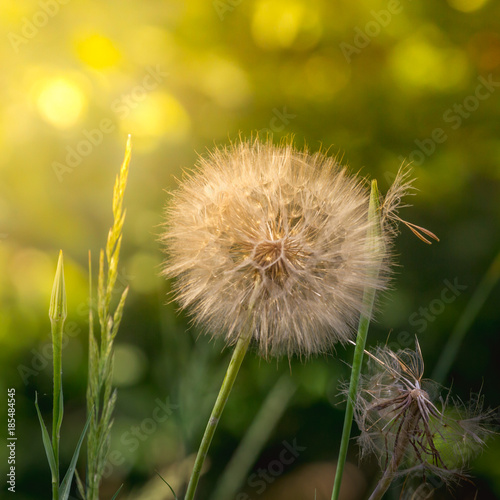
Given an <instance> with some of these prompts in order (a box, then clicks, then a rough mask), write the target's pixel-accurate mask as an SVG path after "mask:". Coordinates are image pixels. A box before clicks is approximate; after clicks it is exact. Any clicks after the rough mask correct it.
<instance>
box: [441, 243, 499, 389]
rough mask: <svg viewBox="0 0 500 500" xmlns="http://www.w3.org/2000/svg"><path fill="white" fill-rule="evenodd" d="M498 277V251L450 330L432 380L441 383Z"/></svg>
mask: <svg viewBox="0 0 500 500" xmlns="http://www.w3.org/2000/svg"><path fill="white" fill-rule="evenodd" d="M499 279H500V253H499V254H498V255H497V256H496V257H495V259H494V260H493V262H492V264H491V265H490V267H489V269H488V270H487V271H486V274H485V275H484V276H483V279H482V280H481V282H480V283H479V285H478V286H477V288H476V290H475V291H474V293H473V295H472V297H471V299H470V300H469V303H468V304H467V306H466V307H465V309H464V310H463V312H462V314H461V316H460V318H459V319H458V321H457V323H456V324H455V327H454V328H453V331H452V332H451V335H450V337H449V338H448V342H447V343H446V345H445V347H444V349H443V350H442V351H441V355H440V356H439V359H438V362H437V364H436V367H435V368H434V371H433V373H432V380H435V381H436V382H438V383H440V384H442V383H443V382H444V380H445V379H446V377H447V376H448V373H449V371H450V368H451V366H452V365H453V362H454V361H455V358H456V357H457V354H458V351H459V349H460V345H461V344H462V341H463V339H464V337H465V334H466V333H467V331H468V330H469V328H470V326H471V325H472V323H473V322H474V320H475V318H476V316H477V315H478V313H479V311H480V309H481V307H483V304H484V303H485V302H486V299H487V298H488V295H489V294H490V292H491V290H492V289H493V287H494V286H495V285H496V284H497V283H498V280H499Z"/></svg>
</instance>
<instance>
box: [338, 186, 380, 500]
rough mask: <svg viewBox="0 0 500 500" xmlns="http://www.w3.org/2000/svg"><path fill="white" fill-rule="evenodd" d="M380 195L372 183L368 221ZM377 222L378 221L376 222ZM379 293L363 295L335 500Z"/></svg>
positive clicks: (374, 241) (373, 233) (373, 242)
mask: <svg viewBox="0 0 500 500" xmlns="http://www.w3.org/2000/svg"><path fill="white" fill-rule="evenodd" d="M378 210H379V194H378V188H377V181H376V180H373V181H372V186H371V193H370V206H369V208H368V218H369V219H372V218H377V219H379V214H378ZM375 220H376V219H375ZM380 244H381V242H380V224H379V222H376V223H374V224H373V225H372V227H371V228H370V230H369V234H368V245H369V246H370V248H371V247H373V251H374V252H375V255H376V254H377V253H378V252H379V250H378V249H377V246H378V245H380ZM376 262H377V264H376V265H374V267H373V269H372V270H371V272H370V274H371V276H372V277H374V278H376V277H377V276H378V274H379V272H380V264H381V262H380V260H378V259H376ZM375 294H376V290H375V289H374V288H373V287H367V288H365V290H364V294H363V313H362V314H361V316H360V319H359V326H358V334H357V337H356V348H355V349H354V358H353V362H352V369H351V380H350V382H349V396H348V399H347V406H346V410H345V416H344V427H343V430H342V438H341V441H340V450H339V456H338V460H337V469H336V471H335V481H334V483H333V491H332V500H337V499H338V498H339V494H340V485H341V483H342V474H343V472H344V465H345V461H346V458H347V448H348V447H349V439H350V436H351V427H352V418H353V415H354V402H355V401H356V394H357V392H358V382H359V375H360V373H361V364H362V362H363V353H364V350H365V345H366V337H367V336H368V327H369V326H370V318H371V314H372V310H373V304H374V302H375Z"/></svg>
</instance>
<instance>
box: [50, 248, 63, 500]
mask: <svg viewBox="0 0 500 500" xmlns="http://www.w3.org/2000/svg"><path fill="white" fill-rule="evenodd" d="M66 315H67V305H66V288H65V284H64V264H63V254H62V251H61V252H59V260H58V262H57V269H56V275H55V278H54V285H53V287H52V296H51V299H50V307H49V318H50V326H51V333H52V353H53V356H52V357H53V359H52V364H53V368H54V396H53V411H52V450H53V452H54V461H55V470H53V471H52V499H53V500H58V499H59V441H60V431H61V424H62V419H63V408H64V405H63V393H62V337H63V328H64V321H65V319H66Z"/></svg>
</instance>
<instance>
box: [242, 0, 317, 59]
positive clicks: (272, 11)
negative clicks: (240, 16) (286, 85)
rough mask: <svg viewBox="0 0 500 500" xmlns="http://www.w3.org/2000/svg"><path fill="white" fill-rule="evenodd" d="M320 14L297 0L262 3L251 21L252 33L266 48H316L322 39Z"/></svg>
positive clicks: (258, 4) (269, 0) (262, 1)
mask: <svg viewBox="0 0 500 500" xmlns="http://www.w3.org/2000/svg"><path fill="white" fill-rule="evenodd" d="M321 32H322V26H321V21H320V16H319V13H318V12H317V11H316V10H314V9H313V7H312V6H311V5H307V6H306V5H304V4H303V3H301V2H297V1H284V0H261V1H260V2H258V3H257V7H256V9H255V13H254V17H253V20H252V34H253V38H254V40H255V42H256V43H257V45H259V46H260V47H262V48H264V49H280V48H288V47H292V46H294V47H296V48H300V49H308V48H310V47H313V46H314V45H315V44H316V43H317V42H318V40H319V38H320V37H321Z"/></svg>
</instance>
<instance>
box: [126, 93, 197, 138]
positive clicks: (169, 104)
mask: <svg viewBox="0 0 500 500" xmlns="http://www.w3.org/2000/svg"><path fill="white" fill-rule="evenodd" d="M134 106H135V107H133V108H132V109H130V113H129V114H128V116H127V118H125V119H124V120H123V124H122V126H123V129H124V130H125V131H127V133H130V134H132V136H135V137H164V138H166V139H167V140H169V141H172V142H180V141H183V140H184V139H185V138H186V137H187V135H188V133H189V130H190V127H191V123H190V119H189V115H188V114H187V112H186V110H185V109H184V107H183V106H182V104H181V103H180V102H179V101H178V100H177V99H176V98H175V97H174V96H172V95H170V94H167V93H166V92H152V93H151V94H147V95H146V96H145V97H144V100H142V101H141V102H139V103H135V104H134Z"/></svg>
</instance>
